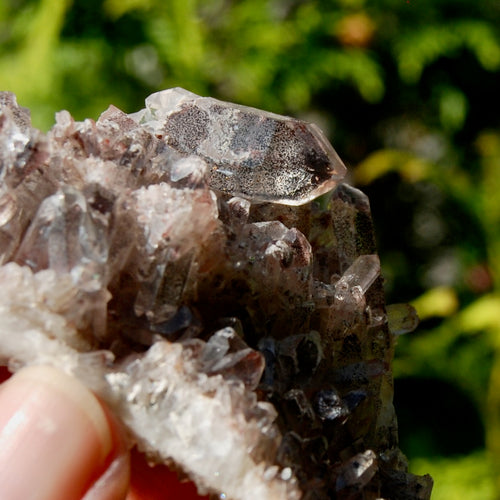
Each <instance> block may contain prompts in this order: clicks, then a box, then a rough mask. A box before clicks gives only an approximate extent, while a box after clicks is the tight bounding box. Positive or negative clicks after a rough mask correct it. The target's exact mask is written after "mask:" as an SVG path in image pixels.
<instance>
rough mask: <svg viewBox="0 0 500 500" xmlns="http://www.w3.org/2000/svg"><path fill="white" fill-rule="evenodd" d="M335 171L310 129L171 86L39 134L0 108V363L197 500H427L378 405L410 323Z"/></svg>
mask: <svg viewBox="0 0 500 500" xmlns="http://www.w3.org/2000/svg"><path fill="white" fill-rule="evenodd" d="M344 173H345V167H344V165H343V164H342V162H341V161H340V159H339V158H338V156H337V154H336V153H335V151H334V150H333V148H332V146H331V145H330V144H329V143H328V141H327V140H326V139H325V137H324V136H323V134H322V133H321V132H320V131H319V129H317V128H316V127H315V126H313V125H310V124H307V123H304V122H302V121H299V120H296V119H293V118H288V117H282V116H278V115H274V114H272V113H268V112H265V111H259V110H256V109H252V108H246V107H243V106H238V105H235V104H229V103H224V102H221V101H217V100H215V99H211V98H204V97H199V96H196V95H195V94H192V93H190V92H188V91H185V90H183V89H170V90H166V91H163V92H159V93H157V94H153V95H152V96H150V97H149V98H148V99H147V100H146V108H145V109H144V110H142V111H139V112H137V113H134V114H131V115H127V114H126V113H123V112H122V111H120V110H119V109H117V108H115V107H114V106H110V108H109V109H108V110H106V111H105V112H104V113H103V114H102V115H101V116H100V118H99V119H98V120H97V122H95V121H93V120H90V119H87V120H85V121H83V122H75V121H74V120H73V118H72V117H71V115H70V114H69V113H68V112H67V111H61V112H59V113H57V115H56V123H55V125H54V126H53V128H52V129H51V130H50V131H49V133H48V134H43V133H41V132H39V131H38V130H36V129H34V128H32V127H31V121H30V116H29V112H28V110H26V109H24V108H22V107H20V106H19V105H18V104H17V102H16V98H15V96H14V95H13V94H11V93H8V92H3V93H0V286H1V289H2V294H1V297H0V363H1V364H3V365H7V366H9V368H10V369H11V370H12V371H15V370H18V369H20V368H21V367H23V366H26V365H33V364H49V365H52V366H54V367H57V368H58V369H60V370H63V371H65V372H66V373H68V374H71V375H73V376H75V377H77V378H78V379H80V380H81V381H82V382H83V383H84V384H86V385H87V387H89V388H90V389H91V390H92V391H94V392H95V393H96V394H97V395H98V396H99V397H100V399H101V400H102V401H104V402H106V403H107V405H108V406H109V408H110V410H111V411H112V412H113V413H114V415H115V416H116V418H117V419H118V420H119V421H120V422H121V423H122V425H123V426H124V428H125V429H126V430H127V436H128V438H129V442H128V444H129V446H130V447H132V446H136V447H137V448H138V449H139V450H140V451H142V452H143V453H145V454H146V455H147V458H148V460H149V461H150V462H151V463H162V464H167V465H169V466H170V467H172V468H174V469H175V470H178V471H179V472H180V473H181V475H182V477H187V478H189V479H190V480H192V481H194V482H195V484H196V485H197V488H198V491H199V492H200V493H201V494H205V493H208V494H210V495H212V498H214V499H216V498H219V499H220V498H227V499H233V500H254V499H256V498H258V499H261V500H313V499H315V500H316V499H319V500H322V499H323V500H326V499H340V500H358V499H359V500H376V499H387V500H389V499H390V500H397V499H402V500H427V499H428V498H429V497H430V492H431V488H432V480H431V478H430V477H429V476H422V477H420V476H415V475H412V474H410V473H409V472H408V464H407V462H406V459H405V457H404V455H403V454H402V453H401V451H400V450H399V448H398V440H397V421H396V415H395V411H394V408H393V406H392V396H393V379H392V370H391V362H392V358H393V354H394V344H395V336H396V335H399V334H402V333H405V332H407V331H409V330H411V329H412V328H413V327H414V326H415V323H416V316H415V315H414V314H413V313H412V310H410V309H408V307H405V306H402V305H398V306H396V307H395V308H392V309H391V318H392V319H390V320H389V321H388V316H387V312H386V307H385V303H384V295H383V289H382V278H381V276H380V263H379V259H378V256H377V255H376V248H375V238H374V234H373V225H372V221H371V215H370V207H369V203H368V199H367V197H366V196H365V195H364V194H363V193H361V192H360V191H358V190H357V189H355V188H353V187H351V186H348V185H347V184H345V183H343V182H342V178H343V176H344ZM390 323H392V326H393V331H392V332H391V330H390V328H389V326H390Z"/></svg>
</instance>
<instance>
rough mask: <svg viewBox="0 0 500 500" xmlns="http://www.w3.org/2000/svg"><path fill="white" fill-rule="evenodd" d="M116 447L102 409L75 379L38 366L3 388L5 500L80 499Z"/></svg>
mask: <svg viewBox="0 0 500 500" xmlns="http://www.w3.org/2000/svg"><path fill="white" fill-rule="evenodd" d="M112 449H113V437H112V430H111V428H110V424H109V421H108V418H107V416H106V414H105V411H104V410H103V407H102V405H101V404H100V403H99V402H98V400H97V399H96V397H95V396H94V395H93V394H92V393H91V392H90V391H89V390H88V389H87V388H85V387H84V386H83V385H82V384H81V383H80V382H79V381H77V380H76V379H74V378H73V377H70V376H68V375H66V374H64V373H63V372H61V371H59V370H56V369H55V368H52V367H49V366H34V367H28V368H24V369H22V370H20V371H19V372H18V373H16V374H15V375H14V376H12V377H11V378H10V379H9V380H8V381H7V382H5V383H4V384H3V385H2V390H1V391H0V484H1V485H2V500H18V499H20V498H34V499H36V500H71V499H75V500H76V499H80V498H82V496H83V494H84V493H85V491H86V490H87V489H88V487H89V484H90V482H91V481H92V480H93V479H95V477H96V473H97V471H99V470H102V468H103V466H104V464H105V462H106V459H107V457H108V456H109V454H110V453H111V451H112ZM34 492H36V493H34Z"/></svg>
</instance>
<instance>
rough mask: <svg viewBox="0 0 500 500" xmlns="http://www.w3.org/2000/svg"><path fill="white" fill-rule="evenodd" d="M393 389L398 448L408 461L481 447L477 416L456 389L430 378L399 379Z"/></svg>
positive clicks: (482, 436) (472, 405)
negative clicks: (397, 426)
mask: <svg viewBox="0 0 500 500" xmlns="http://www.w3.org/2000/svg"><path fill="white" fill-rule="evenodd" d="M394 385H395V396H394V404H395V407H396V412H397V415H398V423H399V439H400V447H401V450H402V451H403V453H405V454H406V456H407V457H408V458H409V459H410V460H411V459H412V458H415V457H431V456H434V457H437V456H443V457H446V456H451V455H463V454H467V453H470V452H472V451H474V450H477V449H479V448H482V447H484V426H483V423H482V421H481V418H480V415H479V413H478V411H477V409H476V408H475V406H474V403H473V402H472V401H471V400H470V399H469V398H468V396H467V395H465V394H464V393H463V392H462V391H461V390H460V389H458V388H457V387H455V386H453V385H451V384H448V383H447V382H443V381H442V380H438V379H431V378H418V379H417V378H403V379H399V380H396V381H395V384H394Z"/></svg>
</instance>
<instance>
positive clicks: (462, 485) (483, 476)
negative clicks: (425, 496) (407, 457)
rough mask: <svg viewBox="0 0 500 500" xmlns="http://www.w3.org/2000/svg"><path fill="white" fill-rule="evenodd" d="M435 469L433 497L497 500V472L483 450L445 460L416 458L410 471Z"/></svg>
mask: <svg viewBox="0 0 500 500" xmlns="http://www.w3.org/2000/svg"><path fill="white" fill-rule="evenodd" d="M429 470H432V471H433V476H434V477H433V478H434V489H433V498H446V499H449V500H460V499H462V498H463V499H465V498H466V499H467V500H494V499H495V498H496V497H495V491H494V489H493V479H494V472H493V468H492V466H491V461H490V460H489V458H488V456H487V455H486V454H485V453H483V452H480V453H473V454H471V455H469V456H466V457H454V458H446V459H443V458H441V459H434V460H428V459H415V460H414V461H412V463H411V471H412V472H413V473H415V474H425V472H426V471H429Z"/></svg>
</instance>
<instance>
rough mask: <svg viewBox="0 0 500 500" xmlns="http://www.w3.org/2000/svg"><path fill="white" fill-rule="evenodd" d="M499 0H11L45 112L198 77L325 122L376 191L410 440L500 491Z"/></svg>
mask: <svg viewBox="0 0 500 500" xmlns="http://www.w3.org/2000/svg"><path fill="white" fill-rule="evenodd" d="M499 26H500V2H499V1H498V0H479V1H473V0H378V1H377V2H369V1H367V0H366V1H365V0H336V1H334V0H73V1H71V0H0V89H2V90H11V91H13V92H15V93H16V94H17V97H18V102H19V103H20V104H21V105H23V106H26V107H29V108H30V109H31V111H32V118H33V123H34V125H35V126H36V127H39V128H41V129H43V130H48V129H49V128H50V127H51V125H52V124H53V122H54V113H55V112H56V111H58V110H60V109H68V110H69V111H70V112H71V113H72V114H73V116H74V117H75V118H76V119H78V120H81V119H83V118H86V117H91V118H94V119H97V117H98V116H99V114H100V113H101V112H102V111H104V110H105V109H106V108H107V107H108V105H109V104H110V103H113V104H115V105H116V106H118V107H119V108H121V109H122V110H123V111H126V112H132V111H136V110H138V109H141V108H142V107H143V102H144V99H145V97H146V96H147V95H149V94H150V93H152V92H155V91H157V90H160V89H164V88H168V87H173V86H181V87H184V88H187V89H189V90H191V91H193V92H196V93H198V94H201V95H211V96H213V97H217V98H220V99H224V100H229V101H235V102H239V103H242V104H246V105H250V106H255V107H259V108H264V109H267V110H270V111H274V112H277V113H282V114H290V115H294V116H297V117H300V118H303V119H305V120H309V121H313V122H316V123H317V124H318V125H320V127H322V128H323V130H324V131H325V132H326V134H327V135H328V136H329V138H330V140H331V142H332V144H333V145H334V147H335V148H336V150H337V151H338V153H339V154H340V156H341V157H342V158H343V159H344V161H345V162H346V164H347V165H348V167H349V170H350V182H351V183H352V184H354V185H356V186H358V187H360V188H361V189H362V190H363V191H365V192H366V193H367V194H368V196H369V197H370V200H371V204H372V211H373V217H374V220H375V223H376V227H377V237H378V246H379V251H380V256H381V260H382V265H383V273H384V276H385V279H386V291H387V301H388V303H399V302H411V303H412V304H413V305H414V306H415V307H416V308H417V310H418V312H419V315H420V317H421V320H422V321H421V326H420V327H419V329H418V330H417V331H416V332H415V333H412V334H408V335H406V336H402V337H400V339H399V342H398V346H397V354H396V360H395V364H394V370H395V376H396V382H395V390H396V395H395V404H396V409H397V413H398V416H399V422H400V437H401V448H402V449H403V451H404V452H405V453H406V454H407V456H408V457H409V459H410V463H411V470H412V471H413V472H415V473H419V474H423V473H427V472H429V473H430V474H431V475H432V476H433V477H434V479H435V489H434V495H433V499H435V500H445V499H446V500H450V499H464V498H467V499H469V500H471V499H472V500H475V499H477V500H488V499H494V498H500V480H499V479H498V478H500V104H499V102H500V99H499V91H500V31H499Z"/></svg>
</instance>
